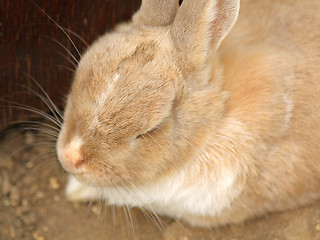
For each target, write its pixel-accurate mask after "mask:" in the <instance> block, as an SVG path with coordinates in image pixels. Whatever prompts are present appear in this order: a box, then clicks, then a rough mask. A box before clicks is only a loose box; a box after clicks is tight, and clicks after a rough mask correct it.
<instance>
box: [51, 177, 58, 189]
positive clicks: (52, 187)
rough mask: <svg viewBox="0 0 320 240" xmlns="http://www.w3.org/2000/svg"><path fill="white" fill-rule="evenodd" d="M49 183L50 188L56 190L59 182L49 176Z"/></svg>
mask: <svg viewBox="0 0 320 240" xmlns="http://www.w3.org/2000/svg"><path fill="white" fill-rule="evenodd" d="M49 183H50V188H51V189H53V190H58V189H59V188H60V184H59V182H58V180H57V179H56V178H54V177H51V178H50V179H49Z"/></svg>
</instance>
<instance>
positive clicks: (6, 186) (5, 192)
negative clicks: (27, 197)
mask: <svg viewBox="0 0 320 240" xmlns="http://www.w3.org/2000/svg"><path fill="white" fill-rule="evenodd" d="M10 189H11V185H10V182H9V177H8V175H7V174H6V173H5V172H4V173H3V178H2V195H3V196H6V195H8V194H9V193H10Z"/></svg>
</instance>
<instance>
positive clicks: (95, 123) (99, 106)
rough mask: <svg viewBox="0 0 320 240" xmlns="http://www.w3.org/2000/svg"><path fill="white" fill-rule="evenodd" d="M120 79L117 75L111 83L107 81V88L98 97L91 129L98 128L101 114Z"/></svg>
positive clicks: (117, 74)
mask: <svg viewBox="0 0 320 240" xmlns="http://www.w3.org/2000/svg"><path fill="white" fill-rule="evenodd" d="M119 77H120V74H119V73H116V74H115V75H114V76H113V77H112V79H111V81H109V79H106V81H107V82H108V84H107V88H106V89H105V90H104V91H103V92H102V93H101V94H100V95H99V96H98V97H97V100H96V104H95V111H94V116H93V118H92V124H91V125H90V126H91V128H96V126H98V125H99V124H100V122H99V119H98V115H99V112H100V111H101V109H102V108H103V106H104V104H105V102H106V99H107V98H108V96H110V94H111V93H112V92H113V90H114V86H115V84H116V82H117V81H118V79H119Z"/></svg>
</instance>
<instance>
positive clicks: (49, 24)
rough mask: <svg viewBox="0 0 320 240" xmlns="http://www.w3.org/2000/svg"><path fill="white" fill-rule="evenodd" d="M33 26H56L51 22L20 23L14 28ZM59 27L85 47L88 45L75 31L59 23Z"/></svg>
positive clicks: (18, 29) (17, 29)
mask: <svg viewBox="0 0 320 240" xmlns="http://www.w3.org/2000/svg"><path fill="white" fill-rule="evenodd" d="M33 26H49V27H57V25H56V24H53V23H29V24H22V25H19V26H18V27H16V28H15V30H16V31H17V32H18V31H20V30H21V29H22V28H26V27H33ZM60 27H61V28H63V30H65V31H66V32H68V33H70V34H71V35H72V36H74V37H76V38H77V39H79V40H80V41H81V42H82V43H83V44H84V45H85V46H86V47H89V44H88V42H87V41H86V40H84V39H83V38H82V37H81V36H80V35H79V34H77V33H76V32H74V31H72V30H71V29H68V28H66V27H62V26H61V25H60Z"/></svg>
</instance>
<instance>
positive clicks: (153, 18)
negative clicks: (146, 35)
mask: <svg viewBox="0 0 320 240" xmlns="http://www.w3.org/2000/svg"><path fill="white" fill-rule="evenodd" d="M178 7H179V1H178V0H142V4H141V7H140V10H139V11H138V12H137V13H136V14H135V15H134V16H133V19H132V20H133V22H134V23H137V24H142V25H147V26H166V25H170V24H171V23H172V22H173V19H174V18H175V15H176V12H177V9H178Z"/></svg>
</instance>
